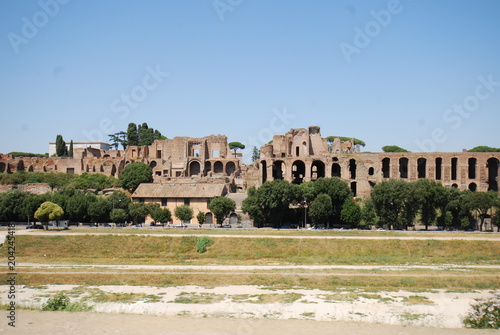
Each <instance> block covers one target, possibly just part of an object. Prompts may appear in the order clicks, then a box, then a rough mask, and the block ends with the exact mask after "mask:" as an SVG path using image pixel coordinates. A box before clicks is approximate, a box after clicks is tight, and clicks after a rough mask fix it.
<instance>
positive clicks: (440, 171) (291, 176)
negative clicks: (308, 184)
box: [260, 157, 500, 192]
mask: <svg viewBox="0 0 500 335" xmlns="http://www.w3.org/2000/svg"><path fill="white" fill-rule="evenodd" d="M395 160H396V164H397V165H396V166H394V167H393V166H392V165H393V164H394V162H393V161H391V158H389V157H384V158H383V159H382V160H381V162H380V167H381V169H380V173H381V177H382V178H401V179H408V178H410V173H415V172H416V175H414V177H416V178H417V179H422V178H428V179H434V180H436V181H441V180H443V179H445V178H446V179H447V180H451V181H455V180H458V177H459V175H460V176H465V177H466V178H467V179H469V180H474V179H477V178H478V177H479V174H478V164H479V163H478V160H477V158H475V157H470V158H467V160H466V166H465V167H462V168H465V169H466V171H462V170H461V166H459V161H458V158H457V157H453V158H451V159H450V161H449V163H448V164H446V162H444V159H443V158H442V157H437V158H435V159H434V161H433V162H432V163H433V164H432V169H431V168H430V165H431V164H429V162H428V161H429V159H427V158H424V157H420V158H417V159H416V160H415V161H414V163H413V164H416V166H414V167H412V166H411V161H410V159H409V158H407V157H401V158H399V159H395ZM412 161H413V159H412ZM288 164H290V162H288ZM345 164H346V165H344V167H347V168H346V171H345V172H344V171H343V169H342V165H341V164H340V162H339V160H338V158H335V157H334V158H333V163H332V164H331V165H330V167H329V168H328V169H327V165H326V163H325V161H323V160H314V161H312V162H311V163H308V164H307V167H306V163H305V162H304V161H302V160H295V161H293V162H292V164H291V166H290V167H288V166H287V163H286V162H285V161H284V160H275V161H273V162H272V165H269V166H268V162H267V161H266V160H262V161H261V162H260V165H261V177H262V182H263V183H264V182H266V181H267V180H268V179H271V178H272V179H271V180H275V179H286V180H288V181H290V182H292V183H296V184H300V183H302V182H304V181H307V180H316V179H318V178H322V177H339V178H343V179H346V180H348V179H351V180H356V179H357V175H358V164H357V162H356V159H350V160H349V161H348V162H345ZM499 166H500V163H499V159H498V158H496V157H491V158H489V159H488V160H487V161H486V179H487V180H486V181H487V183H488V190H492V191H497V192H498V174H499ZM445 168H446V169H445ZM288 169H290V170H288ZM327 170H328V171H327ZM431 171H433V172H434V173H431ZM445 171H446V173H445ZM367 172H368V179H371V178H375V179H376V178H377V177H380V175H379V176H375V167H373V166H369V167H368V169H367ZM269 173H271V175H269V176H268V174H269ZM344 173H345V175H344ZM464 174H465V175H464ZM445 175H446V177H445ZM414 177H413V178H414ZM476 188H477V183H474V182H471V183H470V185H469V189H471V190H473V189H474V190H475V189H476Z"/></svg>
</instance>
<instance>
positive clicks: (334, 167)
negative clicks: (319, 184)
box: [332, 163, 342, 178]
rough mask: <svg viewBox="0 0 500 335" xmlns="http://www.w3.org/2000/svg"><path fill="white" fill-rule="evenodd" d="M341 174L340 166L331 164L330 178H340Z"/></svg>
mask: <svg viewBox="0 0 500 335" xmlns="http://www.w3.org/2000/svg"><path fill="white" fill-rule="evenodd" d="M341 175H342V172H341V169H340V165H339V164H338V163H333V165H332V177H339V178H340V177H341Z"/></svg>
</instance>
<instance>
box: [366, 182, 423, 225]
mask: <svg viewBox="0 0 500 335" xmlns="http://www.w3.org/2000/svg"><path fill="white" fill-rule="evenodd" d="M371 198H372V201H373V204H374V206H375V210H376V213H377V216H378V217H379V218H380V224H382V225H386V226H387V227H389V228H391V227H396V228H407V227H408V226H409V225H410V224H411V223H412V221H413V219H414V218H415V216H416V214H417V211H418V209H419V207H418V206H416V202H415V198H414V188H413V186H412V184H410V183H407V182H405V181H403V180H396V179H391V180H388V181H383V182H381V183H380V184H377V185H375V187H374V188H373V190H372V192H371Z"/></svg>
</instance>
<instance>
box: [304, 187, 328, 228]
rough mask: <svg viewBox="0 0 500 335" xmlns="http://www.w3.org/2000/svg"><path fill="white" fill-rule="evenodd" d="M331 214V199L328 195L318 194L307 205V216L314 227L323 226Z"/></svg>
mask: <svg viewBox="0 0 500 335" xmlns="http://www.w3.org/2000/svg"><path fill="white" fill-rule="evenodd" d="M332 212H333V206H332V199H331V198H330V196H329V195H328V194H323V193H322V194H319V195H318V196H317V197H316V199H314V200H313V201H312V202H311V204H310V205H309V216H310V217H311V220H312V222H313V224H314V225H315V226H319V225H321V224H325V226H328V220H329V218H330V217H331V215H332Z"/></svg>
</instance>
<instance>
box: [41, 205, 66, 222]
mask: <svg viewBox="0 0 500 335" xmlns="http://www.w3.org/2000/svg"><path fill="white" fill-rule="evenodd" d="M63 215H64V211H63V209H62V208H61V207H60V206H59V205H57V204H55V203H53V202H50V201H46V202H44V203H43V204H41V205H40V207H38V209H37V210H36V212H35V218H36V219H37V220H38V221H40V222H42V223H45V224H47V223H48V221H49V220H56V221H57V220H59V219H61V218H62V217H63Z"/></svg>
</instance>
